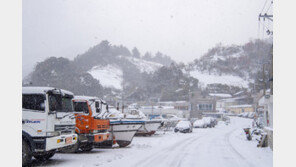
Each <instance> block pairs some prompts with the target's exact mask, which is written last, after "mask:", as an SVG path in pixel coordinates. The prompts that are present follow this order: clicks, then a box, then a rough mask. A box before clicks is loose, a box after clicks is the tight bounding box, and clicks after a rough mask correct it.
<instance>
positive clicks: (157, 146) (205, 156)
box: [33, 117, 273, 167]
mask: <svg viewBox="0 0 296 167" xmlns="http://www.w3.org/2000/svg"><path fill="white" fill-rule="evenodd" d="M251 121H252V120H251V119H246V118H238V117H234V118H232V117H231V123H230V124H229V125H225V124H224V123H223V122H219V124H218V125H217V126H216V127H215V128H206V129H193V133H189V134H181V133H174V132H166V133H165V134H164V133H163V132H158V133H157V134H156V135H154V136H151V137H135V138H134V140H133V142H132V144H131V145H130V146H128V147H127V148H117V147H116V148H113V149H94V150H92V151H91V152H89V153H76V154H61V153H58V154H56V155H55V156H54V157H53V158H52V159H51V160H49V161H47V162H43V163H41V162H37V161H36V160H34V161H33V166H71V167H74V166H79V167H84V166H85V167H86V166H104V167H105V166H106V167H114V166H122V167H125V166H128V167H142V166H143V167H151V166H153V167H171V166H176V167H182V166H183V167H187V166H188V167H189V166H190V167H193V166H201V167H272V159H273V157H272V151H271V150H270V148H257V147H256V145H257V141H247V140H246V137H245V134H244V132H243V129H242V128H245V127H248V126H250V125H251Z"/></svg>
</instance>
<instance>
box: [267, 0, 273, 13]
mask: <svg viewBox="0 0 296 167" xmlns="http://www.w3.org/2000/svg"><path fill="white" fill-rule="evenodd" d="M272 4H273V1H271V2H270V5H269V7H268V8H267V10H266V12H265V13H267V12H268V11H269V9H270V7H271V5H272Z"/></svg>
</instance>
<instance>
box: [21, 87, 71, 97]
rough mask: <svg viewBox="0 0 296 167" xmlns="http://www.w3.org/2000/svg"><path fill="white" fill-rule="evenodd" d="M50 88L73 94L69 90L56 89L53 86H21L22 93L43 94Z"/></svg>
mask: <svg viewBox="0 0 296 167" xmlns="http://www.w3.org/2000/svg"><path fill="white" fill-rule="evenodd" d="M50 90H61V92H62V93H64V94H68V95H72V96H74V94H73V93H72V92H70V91H67V90H64V89H58V88H53V87H33V86H32V87H31V86H29V87H23V88H22V93H23V94H45V93H46V92H48V91H50Z"/></svg>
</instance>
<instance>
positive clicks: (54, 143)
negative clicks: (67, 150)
mask: <svg viewBox="0 0 296 167" xmlns="http://www.w3.org/2000/svg"><path fill="white" fill-rule="evenodd" d="M76 142H77V134H68V135H60V136H55V137H48V138H46V144H45V150H46V151H50V150H54V149H59V148H63V147H67V146H70V145H73V144H75V143H76Z"/></svg>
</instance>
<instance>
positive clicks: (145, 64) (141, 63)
mask: <svg viewBox="0 0 296 167" xmlns="http://www.w3.org/2000/svg"><path fill="white" fill-rule="evenodd" d="M121 58H126V59H127V60H129V61H130V62H131V63H132V64H134V65H135V66H137V68H138V69H139V70H140V71H141V72H147V73H153V72H155V71H156V70H158V69H159V68H160V67H162V66H163V65H162V64H159V63H155V62H152V61H147V60H143V59H138V58H134V57H121Z"/></svg>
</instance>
